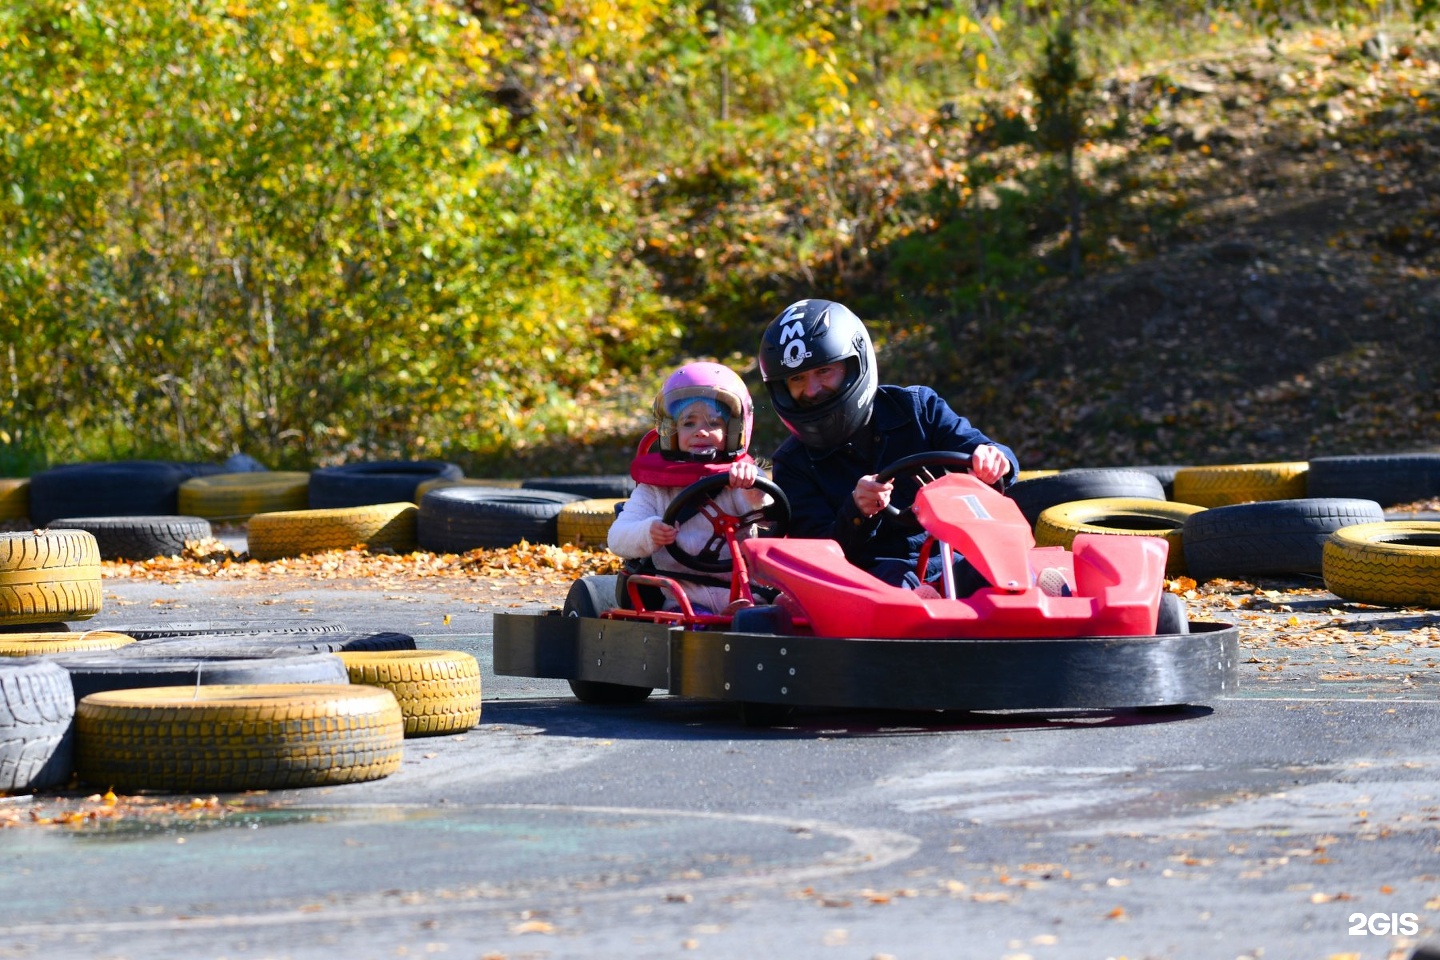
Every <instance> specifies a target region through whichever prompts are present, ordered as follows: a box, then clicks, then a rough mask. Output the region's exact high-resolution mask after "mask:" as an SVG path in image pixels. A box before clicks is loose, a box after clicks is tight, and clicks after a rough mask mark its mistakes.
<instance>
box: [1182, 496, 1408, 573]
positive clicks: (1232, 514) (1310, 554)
mask: <svg viewBox="0 0 1440 960" xmlns="http://www.w3.org/2000/svg"><path fill="white" fill-rule="evenodd" d="M1384 517H1385V513H1384V511H1383V510H1381V509H1380V505H1379V504H1378V503H1376V502H1374V501H1373V500H1350V499H1343V498H1320V499H1303V500H1269V501H1262V502H1258V503H1241V504H1235V505H1232V506H1228V507H1213V508H1211V509H1209V510H1205V511H1202V512H1200V513H1197V514H1195V515H1193V516H1191V517H1189V518H1188V519H1186V521H1185V529H1184V532H1183V538H1184V542H1185V563H1186V566H1187V567H1188V568H1189V570H1190V576H1192V577H1194V578H1195V579H1196V580H1199V581H1201V582H1204V581H1206V580H1213V579H1215V578H1216V577H1249V576H1288V575H1292V574H1305V573H1317V574H1318V573H1320V572H1321V561H1322V555H1323V553H1324V548H1325V541H1326V540H1327V539H1328V538H1329V536H1330V534H1332V533H1334V532H1335V531H1336V530H1339V529H1340V528H1342V527H1348V526H1352V525H1354V524H1357V523H1368V522H1372V521H1376V520H1383V519H1384Z"/></svg>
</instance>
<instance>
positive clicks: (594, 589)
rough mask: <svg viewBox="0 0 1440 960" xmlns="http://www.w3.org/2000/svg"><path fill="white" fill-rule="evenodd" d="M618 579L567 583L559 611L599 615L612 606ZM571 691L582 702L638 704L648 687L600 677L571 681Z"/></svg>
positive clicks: (577, 614)
mask: <svg viewBox="0 0 1440 960" xmlns="http://www.w3.org/2000/svg"><path fill="white" fill-rule="evenodd" d="M617 579H618V578H617V577H615V576H614V575H611V574H607V575H604V576H594V577H581V578H580V579H579V580H576V581H575V582H574V583H572V584H570V592H569V593H567V594H566V595H565V603H564V605H563V606H562V607H561V608H560V612H561V613H562V614H563V615H564V616H567V617H598V616H600V614H602V613H604V612H605V611H606V610H612V609H614V608H615V606H616V603H615V583H616V580H617ZM568 682H569V684H570V692H571V693H573V694H575V699H576V700H579V701H580V702H581V703H593V704H610V705H616V704H624V703H639V702H640V701H642V700H644V699H645V698H646V697H648V696H650V691H651V689H652V688H651V687H632V686H630V685H629V684H624V683H606V682H604V681H602V680H578V679H574V680H570V681H568Z"/></svg>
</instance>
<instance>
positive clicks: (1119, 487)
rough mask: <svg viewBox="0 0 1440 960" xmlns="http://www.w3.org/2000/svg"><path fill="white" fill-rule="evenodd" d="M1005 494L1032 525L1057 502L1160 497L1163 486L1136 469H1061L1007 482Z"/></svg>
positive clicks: (1162, 498) (1153, 498) (1151, 498)
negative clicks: (1045, 474)
mask: <svg viewBox="0 0 1440 960" xmlns="http://www.w3.org/2000/svg"><path fill="white" fill-rule="evenodd" d="M1005 496H1007V497H1009V498H1010V499H1011V500H1014V501H1015V503H1016V504H1018V505H1019V507H1020V512H1021V513H1022V514H1024V515H1025V519H1026V520H1028V521H1029V522H1030V526H1031V527H1032V528H1033V527H1034V526H1035V521H1036V520H1037V519H1038V518H1039V516H1040V514H1041V513H1043V512H1044V511H1046V510H1048V509H1049V508H1050V507H1053V506H1055V505H1057V504H1061V503H1070V502H1071V501H1073V500H1095V499H1098V498H1101V497H1135V498H1140V499H1144V500H1164V499H1165V487H1164V485H1163V484H1162V483H1161V482H1160V481H1159V480H1157V479H1156V478H1155V477H1153V476H1151V475H1150V474H1148V473H1144V472H1142V471H1140V470H1120V469H1108V468H1099V469H1085V470H1062V471H1061V472H1060V473H1056V474H1052V475H1051V476H1048V477H1035V478H1034V479H1031V480H1021V481H1019V482H1018V483H1014V484H1011V485H1010V488H1009V489H1008V490H1006V491H1005Z"/></svg>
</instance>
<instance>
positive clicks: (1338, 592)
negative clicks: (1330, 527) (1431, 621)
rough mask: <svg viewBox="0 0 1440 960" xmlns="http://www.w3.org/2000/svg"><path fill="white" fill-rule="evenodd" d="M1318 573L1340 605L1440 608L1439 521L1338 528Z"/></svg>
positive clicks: (1326, 546)
mask: <svg viewBox="0 0 1440 960" xmlns="http://www.w3.org/2000/svg"><path fill="white" fill-rule="evenodd" d="M1320 569H1321V575H1322V576H1324V578H1325V587H1326V589H1328V590H1329V591H1330V592H1331V593H1333V594H1335V596H1337V597H1340V598H1341V599H1344V600H1354V601H1356V602H1359V603H1373V604H1378V605H1380V606H1391V607H1429V608H1430V609H1436V608H1440V520H1387V521H1383V522H1379V523H1357V524H1355V525H1354V526H1350V527H1341V528H1340V529H1339V530H1336V531H1335V532H1334V533H1332V534H1330V536H1329V538H1328V539H1327V540H1326V541H1325V546H1324V548H1323V552H1322V554H1321V559H1320Z"/></svg>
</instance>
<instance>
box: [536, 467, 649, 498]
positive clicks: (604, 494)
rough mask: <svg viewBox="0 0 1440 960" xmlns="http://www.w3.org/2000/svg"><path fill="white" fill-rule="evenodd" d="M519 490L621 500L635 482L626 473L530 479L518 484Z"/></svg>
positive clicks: (633, 487)
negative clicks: (546, 491)
mask: <svg viewBox="0 0 1440 960" xmlns="http://www.w3.org/2000/svg"><path fill="white" fill-rule="evenodd" d="M520 489H522V490H550V491H552V492H554V493H573V494H576V495H577V496H580V497H584V498H586V499H595V500H609V499H621V500H623V499H625V498H626V497H628V496H630V494H632V493H634V492H635V481H634V479H633V478H631V476H630V475H629V474H628V473H615V474H609V475H606V476H598V477H531V478H529V479H528V480H522V481H521V482H520Z"/></svg>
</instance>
